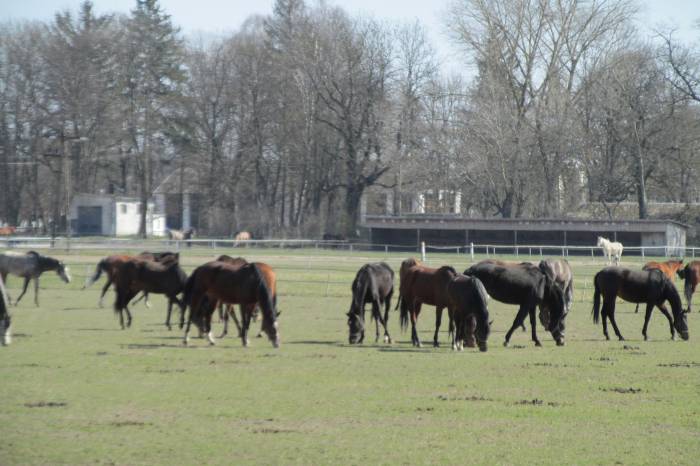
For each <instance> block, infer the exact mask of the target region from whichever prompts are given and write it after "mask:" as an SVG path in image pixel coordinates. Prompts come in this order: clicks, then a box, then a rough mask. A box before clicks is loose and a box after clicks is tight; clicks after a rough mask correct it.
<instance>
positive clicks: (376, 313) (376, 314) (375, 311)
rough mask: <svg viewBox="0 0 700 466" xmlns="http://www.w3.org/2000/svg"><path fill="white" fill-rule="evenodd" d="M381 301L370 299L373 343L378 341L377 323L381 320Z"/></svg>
mask: <svg viewBox="0 0 700 466" xmlns="http://www.w3.org/2000/svg"><path fill="white" fill-rule="evenodd" d="M381 306H382V303H380V302H378V301H376V300H373V301H372V317H373V318H374V330H375V332H374V343H379V323H380V322H381V321H382V311H381Z"/></svg>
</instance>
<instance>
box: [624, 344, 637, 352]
mask: <svg viewBox="0 0 700 466" xmlns="http://www.w3.org/2000/svg"><path fill="white" fill-rule="evenodd" d="M622 349H623V350H627V351H635V350H639V346H631V345H624V346H623V347H622Z"/></svg>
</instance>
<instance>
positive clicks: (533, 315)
mask: <svg viewBox="0 0 700 466" xmlns="http://www.w3.org/2000/svg"><path fill="white" fill-rule="evenodd" d="M536 310H537V306H532V307H531V308H530V310H529V311H528V313H529V314H530V327H532V329H531V332H532V341H534V342H535V346H542V343H541V342H540V340H539V339H538V338H537V316H536V312H535V311H536Z"/></svg>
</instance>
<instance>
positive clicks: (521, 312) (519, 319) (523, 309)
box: [503, 304, 528, 346]
mask: <svg viewBox="0 0 700 466" xmlns="http://www.w3.org/2000/svg"><path fill="white" fill-rule="evenodd" d="M527 312H528V307H527V306H526V305H525V304H521V305H520V309H518V313H517V314H516V315H515V319H514V320H513V325H511V327H510V330H508V333H506V340H505V341H504V342H503V346H508V343H509V342H510V337H511V335H513V332H514V331H515V329H516V328H518V327H520V326H522V325H523V321H524V320H525V316H527Z"/></svg>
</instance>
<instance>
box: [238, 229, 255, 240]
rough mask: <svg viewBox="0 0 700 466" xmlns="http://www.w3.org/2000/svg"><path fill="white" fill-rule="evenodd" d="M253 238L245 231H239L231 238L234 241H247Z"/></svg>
mask: <svg viewBox="0 0 700 466" xmlns="http://www.w3.org/2000/svg"><path fill="white" fill-rule="evenodd" d="M252 238H253V236H252V235H251V234H250V233H248V232H247V231H239V232H238V233H236V234H235V235H234V236H233V240H234V241H249V240H251V239H252Z"/></svg>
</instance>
